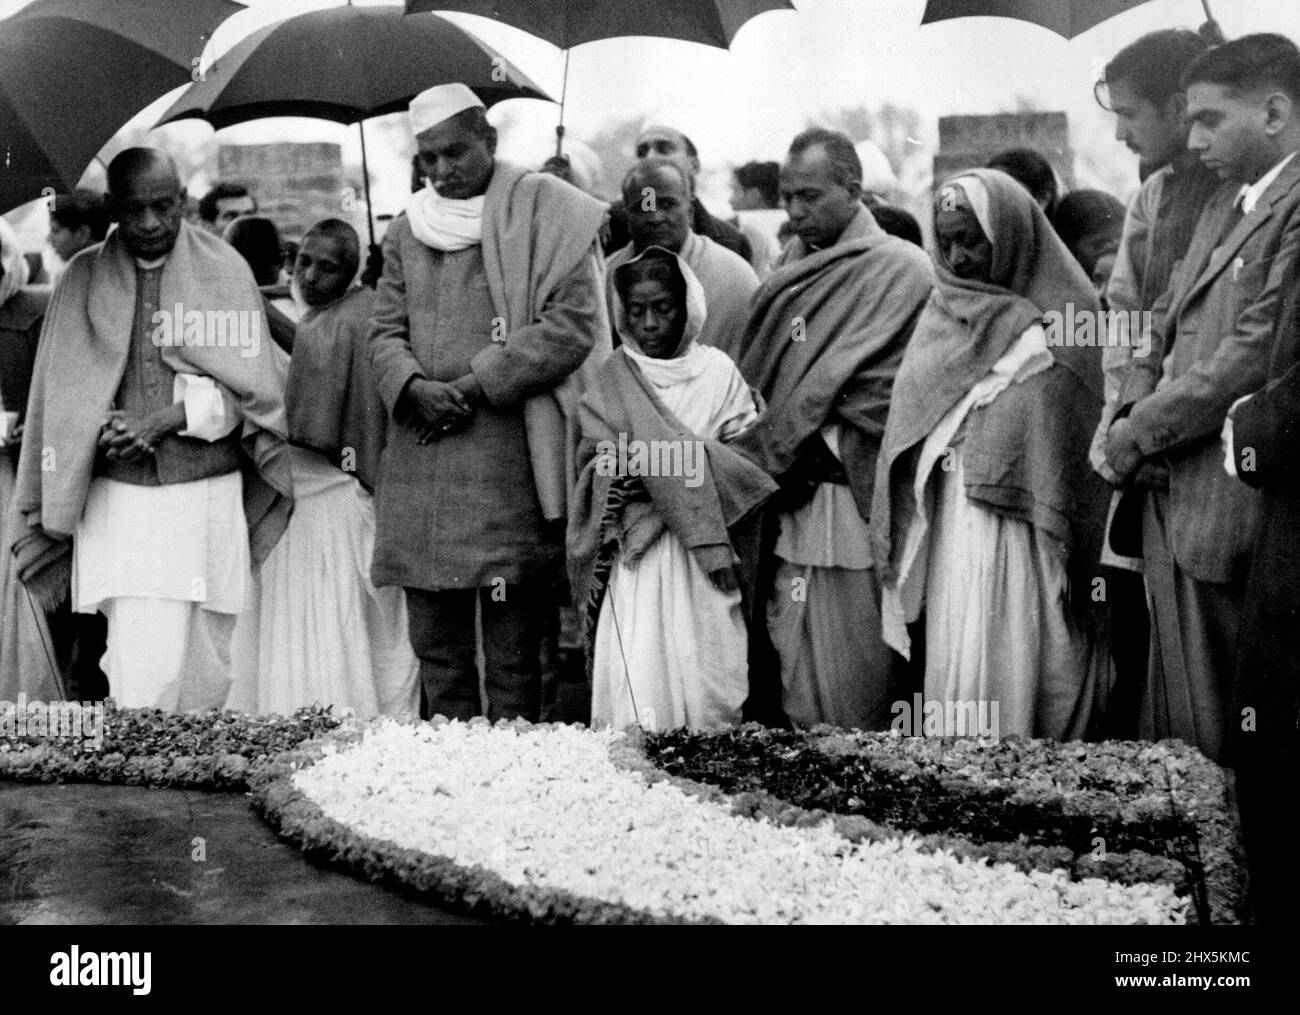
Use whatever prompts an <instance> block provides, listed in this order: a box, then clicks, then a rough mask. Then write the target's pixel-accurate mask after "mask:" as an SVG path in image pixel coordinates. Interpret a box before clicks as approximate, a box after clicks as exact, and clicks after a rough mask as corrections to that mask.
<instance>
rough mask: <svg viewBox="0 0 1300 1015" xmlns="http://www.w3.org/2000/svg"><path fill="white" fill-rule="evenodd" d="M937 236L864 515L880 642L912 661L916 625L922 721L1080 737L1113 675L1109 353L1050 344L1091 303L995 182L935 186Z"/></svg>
mask: <svg viewBox="0 0 1300 1015" xmlns="http://www.w3.org/2000/svg"><path fill="white" fill-rule="evenodd" d="M935 235H936V244H937V254H936V257H935V261H936V269H937V273H938V277H939V284H938V286H937V287H936V289H935V292H934V293H933V295H932V296H931V298H930V302H929V303H928V304H927V305H926V307H925V310H924V311H923V312H922V316H921V319H920V321H919V322H918V323H917V328H916V331H915V333H914V334H913V337H912V340H911V343H910V344H909V346H908V350H907V353H906V354H905V356H904V358H903V363H902V366H901V367H900V369H899V373H898V378H897V380H896V381H895V384H894V393H893V400H892V402H891V405H890V414H889V421H888V423H887V425H886V429H885V438H884V442H883V445H882V450H881V456H880V460H879V465H878V472H877V480H876V488H875V504H874V506H873V510H872V533H873V542H874V544H875V549H876V560H877V561H885V562H887V563H886V564H885V565H884V567H883V568H882V573H883V578H884V602H883V613H884V621H885V637H886V640H887V641H889V643H890V644H891V645H893V646H894V648H896V649H897V650H898V651H900V652H902V653H903V654H904V655H908V654H909V653H910V651H911V649H912V646H911V644H910V641H911V639H910V638H909V635H908V630H907V627H906V625H908V624H917V622H918V621H919V620H920V619H921V618H922V616H924V625H923V628H924V635H925V702H926V708H927V710H928V711H927V713H926V714H927V717H929V718H931V719H932V721H931V722H927V723H926V724H925V727H924V732H927V733H942V734H943V735H945V736H952V735H963V734H971V735H974V734H976V733H984V734H985V735H992V736H994V737H996V736H1008V735H1019V736H1026V737H1027V736H1045V737H1052V738H1056V739H1072V738H1077V737H1081V736H1084V735H1086V733H1087V732H1088V726H1089V721H1090V718H1091V714H1092V703H1093V701H1094V699H1095V698H1096V696H1097V695H1098V694H1099V693H1100V692H1101V691H1102V690H1103V689H1104V688H1105V687H1108V686H1109V682H1110V679H1111V672H1110V664H1109V657H1108V655H1107V653H1106V651H1105V647H1104V645H1103V644H1101V643H1100V640H1099V639H1098V638H1097V637H1096V635H1095V632H1094V628H1093V625H1091V624H1090V623H1089V616H1088V613H1089V608H1090V607H1091V606H1092V605H1093V600H1094V599H1095V598H1096V596H1095V592H1096V590H1097V588H1098V586H1097V585H1096V584H1095V581H1094V576H1095V575H1096V574H1097V573H1098V572H1097V561H1098V557H1099V552H1100V542H1101V532H1102V526H1103V523H1104V520H1105V510H1106V497H1107V493H1106V488H1105V486H1104V484H1102V483H1101V481H1100V480H1099V479H1098V478H1097V477H1096V476H1095V475H1094V473H1093V471H1092V470H1091V469H1090V468H1089V467H1088V438H1089V435H1090V434H1091V428H1092V427H1095V425H1096V422H1097V418H1098V416H1099V414H1100V411H1101V362H1100V349H1098V348H1097V347H1096V345H1095V343H1089V344H1088V345H1086V346H1081V345H1077V344H1075V343H1074V342H1073V341H1062V339H1063V338H1064V334H1063V332H1064V329H1065V328H1067V327H1072V326H1074V325H1078V324H1082V323H1083V322H1085V321H1087V320H1088V319H1089V316H1090V315H1091V321H1090V322H1089V323H1090V324H1091V326H1092V327H1094V328H1095V327H1096V326H1097V325H1098V324H1099V323H1101V322H1100V320H1099V317H1098V314H1099V311H1100V307H1099V305H1098V303H1097V299H1096V296H1095V293H1094V292H1093V289H1092V286H1091V284H1090V282H1089V280H1088V279H1087V277H1086V276H1085V275H1084V274H1083V272H1082V270H1081V269H1080V268H1079V267H1078V265H1077V264H1076V263H1075V262H1074V260H1073V259H1072V258H1071V256H1070V253H1069V251H1068V250H1067V249H1066V248H1065V246H1064V244H1062V243H1061V241H1060V240H1059V239H1058V238H1057V236H1056V234H1055V232H1054V231H1053V230H1052V227H1051V225H1050V224H1049V223H1048V222H1047V219H1046V217H1045V216H1044V215H1043V213H1042V211H1041V210H1040V209H1039V208H1038V206H1037V205H1036V204H1035V202H1034V201H1033V199H1032V198H1031V197H1030V195H1029V194H1028V193H1027V192H1026V191H1025V190H1024V189H1023V188H1022V187H1020V186H1019V185H1018V184H1017V183H1016V182H1015V181H1013V180H1012V179H1011V178H1010V177H1008V176H1006V175H1005V174H1003V173H1000V172H997V171H996V170H972V171H970V172H967V173H963V174H960V175H959V176H957V177H954V178H953V179H951V180H949V181H947V182H946V183H945V184H944V185H943V186H942V187H941V188H940V190H939V193H938V197H937V200H936V208H935ZM1102 333H1103V334H1104V331H1103V332H1102ZM1093 334H1096V332H1095V331H1094V332H1093ZM919 626H920V625H917V627H914V628H913V631H916V630H917V629H918V628H919ZM931 703H934V704H933V705H931ZM914 731H915V730H909V732H914Z"/></svg>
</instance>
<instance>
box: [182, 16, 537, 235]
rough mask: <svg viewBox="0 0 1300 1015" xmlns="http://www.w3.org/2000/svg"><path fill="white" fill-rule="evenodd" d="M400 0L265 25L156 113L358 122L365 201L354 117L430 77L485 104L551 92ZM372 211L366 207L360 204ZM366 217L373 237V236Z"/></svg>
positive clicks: (411, 92) (388, 109)
mask: <svg viewBox="0 0 1300 1015" xmlns="http://www.w3.org/2000/svg"><path fill="white" fill-rule="evenodd" d="M403 14H404V12H403V10H402V8H401V7H398V6H395V5H394V6H383V7H350V6H349V7H332V8H329V9H326V10H320V11H312V12H310V13H308V14H300V15H298V16H297V17H293V18H289V19H287V20H285V21H280V22H278V23H276V24H274V25H268V26H267V27H266V28H263V29H261V30H260V31H257V32H254V33H253V34H252V35H250V36H248V38H246V39H243V40H241V41H240V42H239V43H237V44H236V45H235V46H233V47H232V48H231V49H230V51H229V52H228V53H226V54H225V55H223V56H222V57H221V58H220V59H219V60H217V62H216V66H215V67H213V68H212V69H210V70H209V71H208V72H207V74H206V76H205V78H206V79H205V80H202V81H199V82H197V83H195V84H193V85H191V86H190V87H189V88H188V89H187V90H186V91H185V93H184V94H183V95H182V96H181V97H180V98H179V99H178V100H177V101H176V103H175V104H174V105H173V106H172V107H171V108H170V109H168V110H167V112H165V113H164V114H163V115H162V117H161V118H160V119H159V121H158V123H159V124H160V125H161V124H164V123H169V122H171V121H174V120H181V119H185V118H189V117H197V118H200V119H203V120H207V121H208V122H209V123H211V124H212V125H213V126H214V127H216V128H218V129H220V128H222V127H229V126H230V125H231V124H235V123H244V122H246V121H248V120H257V119H261V118H263V117H267V116H309V117H315V118H317V119H322V120H333V121H335V122H336V123H355V124H357V128H358V130H360V131H361V168H362V176H363V179H364V184H365V190H366V206H367V209H369V206H370V167H369V165H368V162H367V158H366V135H365V128H364V126H363V125H362V123H361V121H363V120H365V119H367V118H369V117H371V116H382V115H383V114H385V113H394V112H398V111H399V110H402V109H405V108H406V106H407V105H408V104H409V103H410V101H411V99H412V98H413V97H414V96H416V95H418V94H419V93H420V92H422V91H424V89H426V88H431V87H433V86H434V85H438V84H444V83H446V82H449V81H461V82H464V83H465V84H466V85H468V86H469V87H470V88H472V89H473V90H474V93H475V94H476V95H478V97H479V98H480V99H482V100H483V102H484V104H485V105H488V106H491V105H492V104H493V103H496V102H500V101H501V100H503V99H520V98H531V99H550V96H548V95H547V94H546V93H545V92H543V91H542V90H541V89H540V88H539V87H538V86H537V85H536V84H534V83H533V82H532V81H531V80H529V78H528V77H526V76H525V75H524V74H523V72H522V71H520V70H519V69H518V68H516V67H514V66H513V65H511V64H509V63H507V62H506V60H505V59H504V58H503V57H501V56H500V55H499V54H498V53H496V52H495V51H494V50H492V49H491V48H490V47H488V46H487V45H485V44H484V43H482V42H480V41H479V40H478V39H476V38H474V36H472V35H471V34H470V33H469V32H466V31H465V30H463V29H461V28H458V27H457V26H456V25H453V24H452V23H451V22H450V21H447V20H446V19H445V18H440V17H438V16H436V15H433V14H426V15H420V16H419V17H415V18H408V17H404V16H403ZM367 215H368V217H369V212H367ZM374 229H375V227H374V221H373V218H371V219H370V242H371V243H372V244H373V243H374Z"/></svg>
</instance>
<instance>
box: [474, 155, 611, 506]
mask: <svg viewBox="0 0 1300 1015" xmlns="http://www.w3.org/2000/svg"><path fill="white" fill-rule="evenodd" d="M607 208H608V205H606V204H605V203H604V202H603V201H598V200H596V199H595V198H594V197H590V196H589V195H587V194H585V193H583V192H582V191H581V190H579V189H578V188H577V187H574V186H571V185H570V184H567V183H565V182H564V181H563V180H560V179H557V178H556V177H554V176H551V175H549V174H547V173H534V172H530V171H529V170H526V169H523V168H522V167H520V166H515V165H512V164H511V163H508V162H503V161H502V160H500V159H498V160H497V161H496V164H495V166H494V168H493V171H492V178H491V180H490V181H489V182H488V189H487V193H486V195H485V200H484V206H483V217H484V222H483V266H484V270H485V272H486V274H487V282H488V292H489V293H490V294H491V297H492V305H493V307H494V308H495V309H496V311H497V313H498V314H500V315H501V316H502V317H503V318H505V322H506V329H507V336H506V340H505V341H504V342H499V343H498V342H494V343H493V344H492V345H489V346H488V347H487V348H485V349H483V350H482V351H481V352H479V353H478V354H476V355H475V357H474V360H473V367H474V370H475V372H476V373H477V372H480V371H481V370H482V371H486V370H490V369H491V364H492V361H493V360H495V359H498V358H500V357H506V356H509V355H510V354H511V347H510V337H509V335H510V334H511V333H514V332H516V331H518V330H519V329H521V328H526V327H528V325H530V324H532V323H534V322H535V321H536V320H537V319H538V317H540V315H541V313H542V311H543V310H544V309H545V307H546V303H547V300H549V299H550V297H551V296H552V294H554V292H555V291H556V289H557V288H558V287H559V285H560V283H561V282H562V281H563V280H564V279H565V278H566V277H567V276H569V275H570V274H572V273H573V272H574V270H575V269H577V267H578V266H579V265H580V264H581V263H582V260H583V258H585V257H588V256H595V257H597V258H600V257H601V254H600V247H599V243H598V242H597V240H598V237H599V234H600V227H601V224H602V223H603V222H604V220H605V212H606V210H607ZM597 303H598V306H597V307H596V311H597V314H598V320H597V322H596V329H595V331H596V333H595V335H594V336H593V338H594V346H593V348H592V350H591V351H590V352H589V353H588V354H587V358H586V359H585V360H584V361H583V363H582V365H581V366H579V367H578V369H577V370H575V371H574V372H573V373H571V374H569V376H567V377H566V378H565V379H564V380H563V381H561V382H560V383H559V384H557V385H556V386H555V387H554V388H551V389H549V390H547V391H542V392H539V393H538V394H536V395H534V396H532V397H531V398H529V399H528V400H527V401H526V402H525V403H524V427H525V430H526V433H527V438H528V456H529V459H530V461H531V465H532V470H533V481H534V483H535V484H536V487H537V497H538V500H539V501H540V503H541V507H542V514H543V516H544V517H545V518H546V519H547V520H548V521H559V520H560V519H563V518H565V517H566V516H567V514H568V508H569V503H570V500H571V498H572V496H573V486H574V482H575V480H576V477H577V446H578V438H579V423H578V401H579V399H580V398H581V397H582V392H583V391H585V390H587V389H588V388H589V387H590V386H591V384H592V383H593V381H594V379H595V374H596V371H597V370H598V369H599V368H600V365H601V363H603V362H604V361H605V359H606V357H608V356H609V354H610V352H612V351H613V343H612V342H611V340H610V329H609V320H608V312H607V310H606V308H605V304H604V300H603V299H598V300H597Z"/></svg>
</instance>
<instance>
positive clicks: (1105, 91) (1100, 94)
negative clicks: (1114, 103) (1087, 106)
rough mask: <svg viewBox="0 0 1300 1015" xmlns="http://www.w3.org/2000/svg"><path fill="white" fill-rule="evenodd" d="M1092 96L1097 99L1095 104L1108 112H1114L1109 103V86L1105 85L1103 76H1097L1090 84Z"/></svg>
mask: <svg viewBox="0 0 1300 1015" xmlns="http://www.w3.org/2000/svg"><path fill="white" fill-rule="evenodd" d="M1092 97H1093V98H1094V99H1096V100H1097V105H1099V106H1101V108H1102V109H1104V110H1106V112H1108V113H1113V112H1115V110H1114V109H1112V108H1111V105H1110V88H1109V87H1108V86H1107V85H1106V79H1105V78H1098V79H1097V80H1096V81H1094V82H1093V85H1092Z"/></svg>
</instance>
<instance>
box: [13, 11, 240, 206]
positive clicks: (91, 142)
mask: <svg viewBox="0 0 1300 1015" xmlns="http://www.w3.org/2000/svg"><path fill="white" fill-rule="evenodd" d="M241 9H242V5H241V4H237V3H231V2H230V0H36V2H35V3H32V4H29V5H28V6H26V7H24V8H23V9H22V10H20V11H19V12H18V13H17V14H14V15H12V16H11V17H8V18H5V19H4V20H3V21H0V211H7V210H9V209H10V208H14V207H16V206H17V205H20V204H23V203H25V202H27V201H30V200H33V199H34V198H37V197H40V196H41V193H42V191H45V189H46V188H52V189H53V190H71V189H72V188H73V187H75V186H76V183H77V180H78V179H80V177H81V174H82V172H84V171H85V168H86V166H87V165H89V164H90V161H91V159H93V158H94V157H95V153H96V152H98V151H99V149H100V148H102V147H103V146H104V144H105V143H106V142H107V141H108V140H109V139H110V138H111V137H112V136H113V135H114V134H115V133H117V131H118V129H119V128H120V127H121V126H122V124H124V123H126V121H127V120H129V119H131V117H133V116H135V115H136V114H137V113H139V112H140V110H141V109H143V108H144V107H145V106H147V105H149V103H150V102H153V101H154V100H155V99H156V98H158V96H160V95H163V94H165V93H167V92H169V91H171V90H172V89H173V88H176V87H178V86H180V85H183V84H186V83H187V82H189V81H190V80H192V78H191V75H192V73H193V71H194V69H195V66H196V65H197V60H198V57H199V55H200V54H201V53H202V52H203V47H204V46H205V45H206V44H207V41H208V39H209V38H210V37H211V35H212V33H213V31H215V30H216V27H217V26H218V25H219V24H221V22H223V21H224V20H225V19H226V18H228V17H230V15H231V14H234V13H235V12H236V11H238V10H241Z"/></svg>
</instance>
